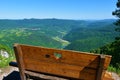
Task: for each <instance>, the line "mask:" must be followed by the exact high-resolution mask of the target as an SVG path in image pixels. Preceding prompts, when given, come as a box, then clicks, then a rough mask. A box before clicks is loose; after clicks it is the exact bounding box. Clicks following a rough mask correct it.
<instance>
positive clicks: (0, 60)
mask: <svg viewBox="0 0 120 80" xmlns="http://www.w3.org/2000/svg"><path fill="white" fill-rule="evenodd" d="M1 50H4V51H6V52H7V53H8V54H9V57H3V56H2V55H1V53H0V68H1V67H5V66H7V65H8V64H9V62H10V61H11V60H12V59H14V55H13V51H12V50H11V48H9V47H7V46H5V45H2V44H0V51H1Z"/></svg>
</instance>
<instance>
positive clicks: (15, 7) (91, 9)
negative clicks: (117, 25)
mask: <svg viewBox="0 0 120 80" xmlns="http://www.w3.org/2000/svg"><path fill="white" fill-rule="evenodd" d="M116 2H117V0H0V19H24V18H28V19H29V18H38V19H43V18H59V19H80V20H81V19H111V18H115V17H114V16H112V11H114V10H115V9H116Z"/></svg>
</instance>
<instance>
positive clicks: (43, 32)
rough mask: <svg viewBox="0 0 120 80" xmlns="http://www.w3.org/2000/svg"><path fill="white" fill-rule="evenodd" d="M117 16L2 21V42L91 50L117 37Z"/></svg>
mask: <svg viewBox="0 0 120 80" xmlns="http://www.w3.org/2000/svg"><path fill="white" fill-rule="evenodd" d="M114 21H115V20H114V19H108V20H107V19H106V20H67V19H66V20H65V19H21V20H10V19H1V20H0V44H2V45H5V46H8V47H12V45H13V43H23V44H29V45H37V46H44V47H51V48H65V49H73V50H80V51H90V50H91V49H95V48H98V47H100V46H102V45H105V44H107V43H109V42H112V41H113V40H114V37H115V36H116V35H117V33H116V32H114V28H115V26H114V25H113V22H114Z"/></svg>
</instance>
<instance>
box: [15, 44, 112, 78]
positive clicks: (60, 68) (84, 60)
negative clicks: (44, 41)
mask: <svg viewBox="0 0 120 80" xmlns="http://www.w3.org/2000/svg"><path fill="white" fill-rule="evenodd" d="M14 50H15V55H16V59H17V63H18V66H19V70H20V74H21V79H22V80H25V71H27V70H29V71H33V72H43V73H47V74H53V75H58V76H63V77H70V78H76V79H82V80H101V79H102V77H103V75H104V72H105V70H106V69H107V67H108V65H109V63H110V60H111V56H108V55H104V56H101V55H98V54H92V53H84V52H77V51H70V50H58V49H51V48H44V47H36V46H29V45H22V44H15V45H14Z"/></svg>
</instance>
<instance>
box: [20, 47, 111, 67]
mask: <svg viewBox="0 0 120 80" xmlns="http://www.w3.org/2000/svg"><path fill="white" fill-rule="evenodd" d="M21 47H22V52H23V57H24V58H27V57H29V58H34V59H38V60H42V61H50V62H61V63H67V64H74V65H79V66H86V67H90V68H97V67H98V64H99V55H95V54H94V55H92V54H88V53H87V54H84V53H83V52H75V51H68V50H56V49H50V48H42V47H34V46H25V45H21ZM54 53H60V54H61V55H62V58H60V59H58V60H56V58H55V56H54ZM35 55H36V56H35ZM46 55H49V56H50V57H49V58H46V57H45V56H46ZM106 58H111V57H110V56H106ZM108 60H110V59H106V61H105V65H104V68H105V69H107V66H108V64H109V62H110V61H108Z"/></svg>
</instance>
